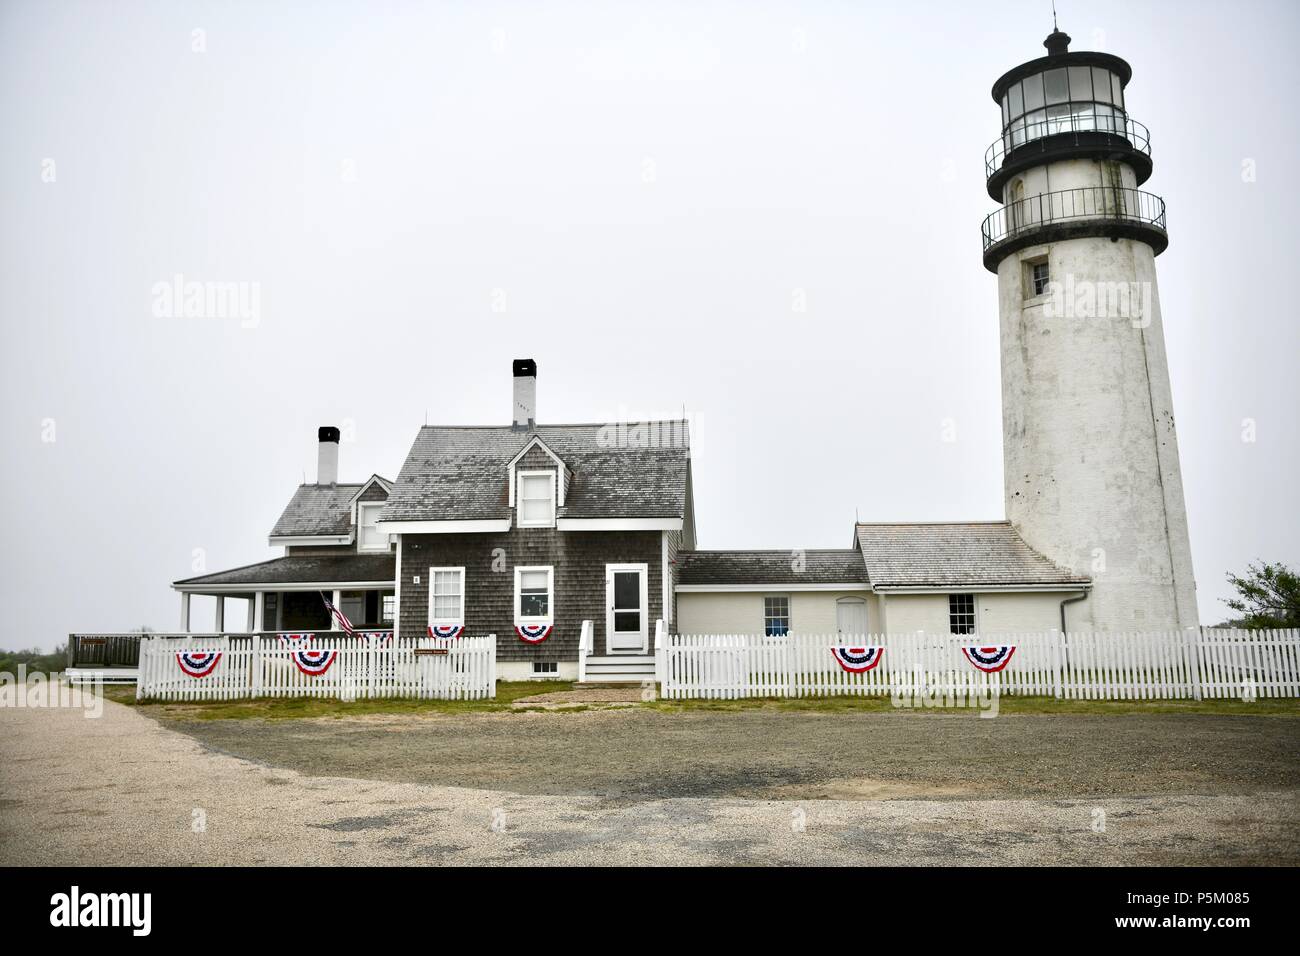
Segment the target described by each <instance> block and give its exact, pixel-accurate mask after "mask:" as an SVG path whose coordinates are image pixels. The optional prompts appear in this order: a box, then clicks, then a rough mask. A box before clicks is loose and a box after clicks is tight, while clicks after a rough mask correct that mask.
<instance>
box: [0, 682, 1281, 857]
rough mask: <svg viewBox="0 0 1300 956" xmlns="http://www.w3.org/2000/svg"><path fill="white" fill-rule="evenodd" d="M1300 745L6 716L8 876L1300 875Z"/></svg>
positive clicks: (1103, 726) (983, 731)
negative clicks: (176, 867) (606, 869)
mask: <svg viewBox="0 0 1300 956" xmlns="http://www.w3.org/2000/svg"><path fill="white" fill-rule="evenodd" d="M177 728H179V729H177ZM181 730H184V731H185V732H184V733H182V732H180V731H181ZM1298 730H1300V721H1297V720H1295V719H1293V718H1287V717H1258V718H1256V717H1213V716H1170V717H1151V716H1137V717H1133V716H1124V717H1118V716H1117V717H1084V718H1079V717H1067V716H1052V717H1043V716H1010V715H1008V716H1003V717H1000V718H998V719H996V720H980V719H978V718H976V717H974V716H972V715H961V716H956V715H935V714H926V715H922V714H911V715H902V714H863V715H856V714H833V715H831V714H798V713H794V714H792V713H773V712H766V711H762V710H756V711H744V712H733V713H699V714H669V713H661V712H655V711H649V710H627V711H611V712H584V713H554V714H541V713H529V714H475V715H464V716H456V717H451V716H446V715H440V716H421V717H402V718H381V717H371V718H361V719H356V718H347V719H341V720H340V719H330V720H313V721H276V722H271V721H265V722H263V721H256V720H244V721H214V722H209V723H205V724H201V725H200V724H180V725H169V726H164V725H162V724H160V723H158V722H156V721H154V720H152V719H151V718H149V717H146V716H144V715H143V714H141V713H140V712H138V711H136V710H134V709H132V708H129V707H124V706H121V705H118V704H113V703H111V702H110V703H108V704H106V708H105V712H104V716H103V717H102V718H100V719H98V720H86V719H84V718H83V717H82V716H81V714H80V713H79V712H77V711H71V710H24V709H4V710H0V773H2V774H3V780H2V786H0V863H6V864H15V863H16V864H114V863H126V862H132V863H155V864H186V863H211V864H245V865H247V864H262V863H268V864H269V863H277V864H306V863H315V864H328V865H348V864H379V863H468V864H494V865H501V864H529V863H535V864H551V863H570V864H584V863H612V864H665V863H674V864H718V863H722V864H727V863H796V864H797V863H819V864H840V865H878V864H948V863H966V864H970V863H982V864H1000V863H1001V864H1008V863H1009V864H1016V863H1030V864H1033V863H1057V864H1098V865H1119V864H1126V863H1152V864H1161V863H1172V864H1208V863H1216V864H1233V863H1237V864H1247V863H1249V864H1258V863H1271V864H1289V865H1295V864H1296V863H1297V862H1300V773H1298V764H1300V747H1297V746H1296V744H1297V731H1298Z"/></svg>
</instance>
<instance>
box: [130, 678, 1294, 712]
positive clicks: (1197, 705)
mask: <svg viewBox="0 0 1300 956" xmlns="http://www.w3.org/2000/svg"><path fill="white" fill-rule="evenodd" d="M573 689H574V684H573V682H571V681H544V682H543V681H501V682H499V683H498V684H497V696H496V698H495V699H493V700H412V699H409V698H395V699H382V700H358V701H353V702H351V703H348V702H345V701H341V700H337V699H334V698H323V697H276V698H258V699H256V700H251V699H250V700H231V701H195V702H193V703H188V702H178V701H145V702H142V703H141V702H137V701H136V699H135V688H134V687H131V686H121V685H119V686H114V685H109V686H106V687H105V688H104V696H105V697H106V698H107V699H109V700H115V701H117V702H118V703H121V704H127V705H129V706H131V707H138V708H139V709H140V710H141V711H143V712H144V713H147V714H150V715H151V716H155V717H163V718H168V719H172V720H246V719H262V720H285V719H294V718H298V719H301V718H317V717H336V718H337V717H358V716H364V715H367V714H389V715H397V716H400V715H404V714H479V713H502V712H506V713H520V714H531V713H543V712H544V713H557V714H573V713H583V712H585V711H588V710H595V709H601V708H599V707H592V706H588V705H587V704H586V703H581V702H579V703H576V704H575V705H574V706H568V707H563V708H548V707H540V706H536V707H528V706H525V707H511V706H510V705H511V704H512V703H513V702H514V701H517V700H519V699H521V698H524V697H532V696H534V695H535V694H546V693H554V692H557V691H566V690H573ZM637 707H640V708H643V709H649V710H656V711H662V712H664V713H711V712H726V711H743V710H765V711H785V712H790V713H816V714H838V713H853V714H889V713H896V714H902V715H907V714H925V713H953V712H954V711H953V709H952V708H907V707H895V706H894V705H893V701H892V700H891V699H890V698H889V697H888V696H884V697H759V698H746V699H744V700H655V701H650V702H643V703H636V704H634V705H633V706H632V707H627V708H620V709H628V710H633V709H636V708H637ZM965 709H966V710H970V709H971V708H965ZM998 712H999V713H1000V714H1088V715H1091V716H1127V715H1130V714H1212V715H1218V716H1232V715H1240V716H1249V717H1300V700H1297V699H1280V698H1267V697H1266V698H1262V699H1260V700H1258V701H1256V702H1254V703H1247V702H1245V701H1241V700H1199V701H1197V700H1056V699H1055V698H1052V697H1011V696H1008V697H1003V698H1001V699H1000V700H999V701H998Z"/></svg>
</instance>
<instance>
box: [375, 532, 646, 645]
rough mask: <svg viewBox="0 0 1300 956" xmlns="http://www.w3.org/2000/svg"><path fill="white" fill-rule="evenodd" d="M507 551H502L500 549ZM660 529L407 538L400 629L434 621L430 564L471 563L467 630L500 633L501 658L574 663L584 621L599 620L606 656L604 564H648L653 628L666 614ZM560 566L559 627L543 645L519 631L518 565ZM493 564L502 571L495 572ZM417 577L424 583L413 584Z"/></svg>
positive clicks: (421, 632)
mask: <svg viewBox="0 0 1300 956" xmlns="http://www.w3.org/2000/svg"><path fill="white" fill-rule="evenodd" d="M498 548H499V549H501V550H500V552H497V550H496V549H498ZM661 548H662V545H661V538H660V532H658V531H626V532H623V531H556V530H554V529H550V528H519V529H515V530H513V531H510V532H506V533H502V534H407V535H403V536H402V587H401V595H402V597H401V609H400V611H399V617H400V627H401V633H402V636H403V637H423V636H425V628H426V627H427V626H428V622H429V568H431V567H463V568H465V633H466V634H468V635H482V634H496V635H497V659H498V660H500V661H575V660H577V659H578V637H579V634H580V632H581V629H582V622H583V621H585V620H589V621H591V622H592V623H593V625H595V638H596V640H595V645H596V646H595V653H596V654H604V653H605V565H606V564H641V563H644V564H646V565H647V566H648V569H647V578H646V586H647V588H646V589H647V602H648V604H649V613H648V614H647V622H646V625H647V633H648V634H649V637H650V640H652V641H653V638H654V623H655V621H656V620H658V619H659V618H661V617H662V616H663V610H662V609H663V576H662V575H663V570H662V564H661ZM548 564H549V565H553V566H554V568H555V592H556V593H555V594H554V596H553V598H554V602H555V603H554V607H553V609H552V613H553V616H554V619H555V629H554V630H553V631H552V633H551V636H550V637H548V638H547V639H546V640H545V641H543V642H542V643H540V644H535V645H534V644H526V643H524V642H523V641H521V640H520V639H519V637H518V635H516V634H515V630H514V625H515V618H514V615H515V568H516V567H518V566H529V565H548ZM494 567H495V568H496V570H494ZM415 575H419V576H420V583H419V584H414V583H412V580H413V578H414V576H415Z"/></svg>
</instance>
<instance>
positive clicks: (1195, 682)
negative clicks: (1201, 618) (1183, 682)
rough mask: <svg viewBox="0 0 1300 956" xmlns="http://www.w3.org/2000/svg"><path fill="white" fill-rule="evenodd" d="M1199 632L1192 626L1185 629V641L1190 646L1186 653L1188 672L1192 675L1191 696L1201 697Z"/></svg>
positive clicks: (1195, 698) (1197, 698)
mask: <svg viewBox="0 0 1300 956" xmlns="http://www.w3.org/2000/svg"><path fill="white" fill-rule="evenodd" d="M1200 638H1201V632H1200V631H1199V630H1197V629H1196V628H1194V627H1189V628H1188V629H1187V643H1188V644H1189V645H1190V647H1191V653H1190V654H1188V668H1187V669H1188V672H1189V673H1190V674H1191V675H1192V698H1193V699H1194V700H1200V699H1201V640H1200Z"/></svg>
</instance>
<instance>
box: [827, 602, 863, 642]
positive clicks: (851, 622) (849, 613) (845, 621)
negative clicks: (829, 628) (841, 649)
mask: <svg viewBox="0 0 1300 956" xmlns="http://www.w3.org/2000/svg"><path fill="white" fill-rule="evenodd" d="M835 626H836V628H837V629H838V630H839V632H840V633H841V634H844V635H850V634H857V635H861V634H866V633H867V602H866V601H861V600H859V599H858V598H850V599H848V600H844V601H837V602H836V604H835Z"/></svg>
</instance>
